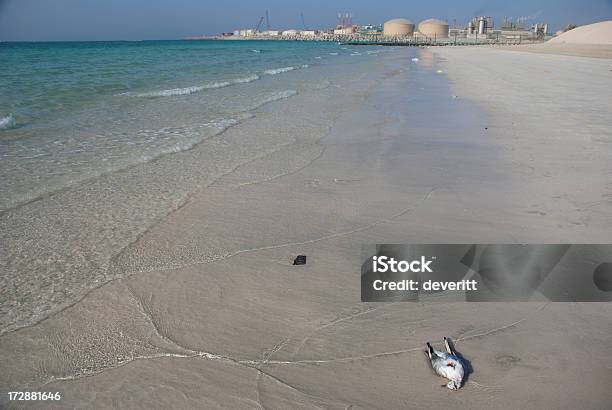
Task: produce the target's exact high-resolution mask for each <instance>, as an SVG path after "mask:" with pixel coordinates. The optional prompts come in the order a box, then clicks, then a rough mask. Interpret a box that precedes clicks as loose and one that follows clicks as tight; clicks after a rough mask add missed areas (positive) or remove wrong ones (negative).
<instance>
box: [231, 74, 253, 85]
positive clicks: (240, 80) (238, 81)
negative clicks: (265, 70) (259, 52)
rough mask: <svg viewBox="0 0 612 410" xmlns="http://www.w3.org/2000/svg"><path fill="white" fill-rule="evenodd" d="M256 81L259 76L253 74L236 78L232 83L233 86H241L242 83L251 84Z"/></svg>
mask: <svg viewBox="0 0 612 410" xmlns="http://www.w3.org/2000/svg"><path fill="white" fill-rule="evenodd" d="M257 80H259V76H258V75H257V74H253V75H250V76H248V77H244V78H237V79H235V80H234V81H233V82H234V83H235V84H242V83H251V82H253V81H257Z"/></svg>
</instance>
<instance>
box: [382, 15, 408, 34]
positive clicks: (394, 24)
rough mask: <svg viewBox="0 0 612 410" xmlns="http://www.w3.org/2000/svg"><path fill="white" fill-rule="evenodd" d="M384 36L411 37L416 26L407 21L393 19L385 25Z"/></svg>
mask: <svg viewBox="0 0 612 410" xmlns="http://www.w3.org/2000/svg"><path fill="white" fill-rule="evenodd" d="M383 34H384V35H385V36H390V37H398V36H411V35H413V34H414V24H413V23H412V22H411V21H410V20H406V19H393V20H389V21H387V22H386V23H385V25H384V28H383Z"/></svg>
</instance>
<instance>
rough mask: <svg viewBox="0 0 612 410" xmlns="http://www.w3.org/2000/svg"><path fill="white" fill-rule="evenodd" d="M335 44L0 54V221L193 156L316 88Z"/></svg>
mask: <svg viewBox="0 0 612 410" xmlns="http://www.w3.org/2000/svg"><path fill="white" fill-rule="evenodd" d="M380 51H381V50H375V49H368V50H365V49H364V48H359V49H357V48H350V47H343V46H340V45H338V44H335V43H319V42H308V43H306V42H276V41H143V42H87V43H78V42H74V43H2V44H0V90H2V92H1V93H0V158H1V159H2V161H1V162H0V163H1V165H0V172H2V175H3V178H2V179H1V180H0V192H1V193H2V195H1V196H0V211H1V210H6V209H10V208H11V207H14V206H17V205H19V204H21V203H24V202H28V201H31V200H33V199H36V198H38V197H40V196H41V195H44V194H47V193H49V192H54V191H55V190H58V189H62V188H64V187H65V186H67V185H71V184H74V183H77V182H79V181H81V180H84V179H87V178H91V177H95V176H97V175H100V174H103V173H107V172H112V171H114V170H117V169H121V168H125V167H127V166H130V165H133V164H135V163H140V162H144V161H149V160H152V159H154V158H156V157H158V156H160V155H163V154H167V153H172V152H178V151H182V150H185V149H189V148H191V147H192V146H193V145H194V144H197V143H198V142H200V141H202V140H203V139H205V138H207V137H209V136H211V135H214V134H216V133H219V132H220V131H222V130H224V129H225V128H227V127H228V126H231V125H234V124H236V123H238V122H239V121H241V120H243V119H244V118H246V117H248V113H249V111H251V110H253V109H256V108H258V107H260V106H261V105H263V104H265V103H267V102H271V101H275V100H279V99H286V98H290V97H292V96H293V95H296V94H298V93H300V92H301V91H302V90H303V89H308V88H312V87H325V86H326V85H328V82H326V81H327V80H326V78H325V76H322V75H321V72H320V71H319V72H317V70H316V68H317V67H319V68H321V67H326V66H327V67H328V66H330V65H337V64H352V63H353V62H354V61H355V58H367V57H372V56H375V54H376V53H378V52H380Z"/></svg>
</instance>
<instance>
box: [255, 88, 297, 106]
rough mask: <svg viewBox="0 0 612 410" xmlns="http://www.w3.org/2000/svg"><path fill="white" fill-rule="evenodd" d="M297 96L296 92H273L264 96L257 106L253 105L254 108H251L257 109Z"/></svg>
mask: <svg viewBox="0 0 612 410" xmlns="http://www.w3.org/2000/svg"><path fill="white" fill-rule="evenodd" d="M297 94H298V92H297V91H296V90H283V91H276V92H273V93H271V94H268V95H267V96H265V97H264V98H263V99H262V100H259V101H258V102H257V104H256V105H255V107H253V109H256V108H259V107H261V106H263V105H265V104H268V103H271V102H274V101H278V100H285V99H287V98H290V97H293V96H294V95H297Z"/></svg>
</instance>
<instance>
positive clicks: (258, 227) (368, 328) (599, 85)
mask: <svg viewBox="0 0 612 410" xmlns="http://www.w3.org/2000/svg"><path fill="white" fill-rule="evenodd" d="M423 53H424V54H423V55H422V56H421V57H422V58H421V61H422V62H423V63H426V64H427V65H431V68H428V67H423V65H421V64H419V65H414V64H412V63H411V62H410V57H411V55H409V52H408V50H406V49H403V50H399V51H398V52H397V54H396V55H395V57H394V59H391V60H389V61H386V62H385V63H384V64H382V63H381V65H380V71H379V72H378V73H372V75H370V76H368V77H367V78H360V79H355V81H353V82H352V83H350V84H345V85H344V86H343V87H342V88H334V87H332V88H330V90H329V95H328V96H326V97H327V98H320V97H316V98H315V96H314V95H307V94H305V95H300V96H298V97H295V98H296V99H297V100H296V101H297V102H298V103H296V104H286V105H282V104H277V105H275V106H273V107H270V108H268V109H265V110H262V112H260V113H259V114H258V115H257V117H256V118H254V119H252V120H250V121H247V122H245V123H244V124H241V125H239V126H237V127H234V128H232V129H230V130H229V131H227V132H226V133H224V134H223V136H222V138H223V139H224V140H225V141H227V143H228V144H231V143H232V141H234V140H236V139H239V138H243V137H244V136H246V135H258V133H266V135H270V133H278V135H282V136H291V137H292V140H291V141H289V142H286V143H285V144H284V145H279V147H278V149H275V150H272V151H270V152H266V153H265V154H262V155H261V156H260V157H259V158H257V159H255V160H252V161H250V162H248V163H245V164H243V165H242V166H239V167H237V168H235V169H234V170H233V172H230V173H228V174H226V175H225V176H224V177H223V178H220V179H219V180H217V182H216V183H215V184H213V185H212V186H210V187H207V188H205V189H203V190H201V191H199V192H196V193H195V194H194V195H193V196H192V197H191V199H190V200H189V201H188V202H187V203H186V204H185V205H184V206H183V207H181V208H180V209H179V210H178V211H177V212H175V213H173V214H172V215H170V216H169V217H168V218H166V219H165V220H164V221H162V222H161V223H160V224H158V225H157V226H155V227H154V228H153V229H151V230H149V231H148V232H147V233H146V234H144V235H143V236H142V237H141V238H140V239H139V240H138V241H137V242H135V243H134V244H133V245H132V246H130V247H129V248H128V249H126V250H125V251H124V252H123V253H122V254H121V255H119V256H118V257H117V258H115V260H114V261H113V269H114V270H115V271H116V272H122V273H123V274H124V275H125V276H126V277H125V278H124V279H118V280H115V281H113V282H110V283H109V284H107V285H105V286H103V287H101V288H99V289H97V290H95V291H93V292H91V293H90V294H89V295H88V296H87V297H85V298H84V299H82V300H81V301H80V302H78V303H76V304H75V305H74V306H72V307H70V308H67V309H65V310H64V311H62V312H60V313H58V314H56V315H54V316H52V317H50V318H49V319H47V320H44V321H42V322H40V323H39V324H37V325H35V326H32V327H29V328H23V329H21V330H18V331H14V332H11V333H7V334H5V335H3V336H2V337H0V362H1V363H2V371H1V372H0V386H2V389H3V390H7V389H11V390H23V389H28V390H44V391H57V390H59V391H61V392H62V394H63V401H62V402H61V403H59V404H57V403H56V405H55V406H53V405H52V406H50V407H63V408H111V407H115V408H254V409H256V408H266V409H283V408H288V409H289V408H291V409H294V408H332V409H348V408H353V409H357V408H363V409H374V408H380V409H399V408H418V409H423V408H441V407H459V408H483V409H484V408H486V409H497V408H523V409H528V408H533V409H542V408H568V409H570V408H571V409H573V408H577V407H579V408H581V409H601V408H606V407H608V406H609V404H610V403H611V402H612V392H611V391H610V389H609V385H610V382H611V381H612V356H610V354H609V351H610V348H612V339H611V338H610V329H612V305H610V304H569V303H568V304H555V303H506V304H469V303H463V304H439V305H433V304H422V303H404V304H402V303H397V304H366V303H360V302H359V295H360V292H359V275H360V247H361V245H362V244H366V243H409V242H418V243H424V242H443V243H453V242H460V243H461V242H467V243H473V242H480V243H487V242H501V243H507V242H570V243H571V242H587V243H588V242H595V243H598V242H601V243H607V242H610V241H611V240H612V234H611V233H610V232H612V229H610V228H611V227H612V206H611V205H612V183H611V182H610V180H611V178H610V177H611V168H610V164H611V163H612V158H611V157H612V129H611V125H610V119H609V113H610V112H611V111H612V102H611V101H610V99H609V98H608V93H607V90H608V89H609V88H610V87H609V86H610V82H611V80H610V78H611V77H610V72H609V69H610V67H609V63H608V62H607V61H605V60H597V59H586V58H577V57H567V56H552V55H535V54H527V53H517V52H512V53H511V52H506V51H500V50H492V49H480V48H478V49H476V48H473V49H460V48H449V49H441V50H439V53H440V55H441V56H442V57H443V58H444V60H445V61H444V63H443V65H442V67H441V68H442V70H443V71H444V72H445V73H447V74H448V76H449V78H450V79H451V81H452V86H453V88H452V91H451V90H449V89H448V88H447V85H446V80H445V78H444V76H442V75H438V74H436V73H435V70H436V69H438V68H440V67H439V66H437V63H436V59H435V58H433V57H432V55H431V54H430V53H428V52H427V51H424V52H423ZM420 80H422V81H420ZM415 81H416V82H415ZM451 94H456V95H458V98H456V99H453V98H451ZM287 118H290V119H291V121H287V120H286V119H287ZM299 253H304V254H306V255H308V263H307V264H306V265H305V266H300V267H293V266H291V261H292V258H293V257H294V256H295V255H296V254H299ZM443 336H450V337H452V338H454V339H455V341H456V346H457V348H458V350H459V351H460V352H462V353H463V355H464V356H465V357H466V358H467V359H469V360H470V362H471V365H472V367H473V370H474V371H473V373H472V374H471V375H470V376H469V379H468V380H467V383H466V385H465V387H464V388H463V389H461V390H460V391H458V392H452V391H449V390H447V389H445V388H443V387H441V385H442V384H443V381H442V380H441V379H439V378H437V377H436V376H434V375H433V374H432V372H431V371H430V369H429V368H428V366H427V364H426V362H425V359H424V357H425V356H424V354H423V352H422V349H423V343H424V342H425V341H427V340H429V341H437V342H440V341H441V339H442V337H443ZM3 400H5V398H4V396H3ZM2 403H4V404H5V405H6V402H0V404H2Z"/></svg>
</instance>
